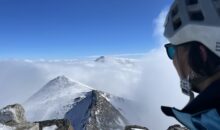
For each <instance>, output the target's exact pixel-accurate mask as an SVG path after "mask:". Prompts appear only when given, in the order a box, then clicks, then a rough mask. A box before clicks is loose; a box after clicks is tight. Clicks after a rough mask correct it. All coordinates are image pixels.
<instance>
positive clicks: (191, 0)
mask: <svg viewBox="0 0 220 130" xmlns="http://www.w3.org/2000/svg"><path fill="white" fill-rule="evenodd" d="M186 4H187V5H195V4H198V0H186Z"/></svg>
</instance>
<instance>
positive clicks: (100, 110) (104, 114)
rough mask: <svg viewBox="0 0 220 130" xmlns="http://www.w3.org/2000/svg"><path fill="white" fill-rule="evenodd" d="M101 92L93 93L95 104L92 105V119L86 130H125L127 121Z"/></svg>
mask: <svg viewBox="0 0 220 130" xmlns="http://www.w3.org/2000/svg"><path fill="white" fill-rule="evenodd" d="M101 93H102V92H100V91H93V95H94V97H93V98H94V99H93V100H94V102H93V104H92V105H91V107H92V108H91V112H90V118H89V120H88V122H87V123H86V126H85V129H86V130H97V129H106V128H109V129H117V130H118V129H119V130H123V129H124V127H125V125H127V124H128V121H127V119H125V117H124V116H123V115H122V114H121V113H120V112H119V111H118V110H117V109H116V108H115V107H114V106H112V104H111V103H109V102H108V101H107V100H106V98H104V97H103V96H102V95H101Z"/></svg>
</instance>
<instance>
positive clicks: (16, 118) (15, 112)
mask: <svg viewBox="0 0 220 130" xmlns="http://www.w3.org/2000/svg"><path fill="white" fill-rule="evenodd" d="M0 123H1V124H3V125H6V126H11V127H14V128H15V129H16V130H39V126H38V124H35V123H29V122H27V121H26V118H25V110H24V108H23V107H22V106H21V105H20V104H14V105H8V106H6V107H4V108H2V109H1V110H0Z"/></svg>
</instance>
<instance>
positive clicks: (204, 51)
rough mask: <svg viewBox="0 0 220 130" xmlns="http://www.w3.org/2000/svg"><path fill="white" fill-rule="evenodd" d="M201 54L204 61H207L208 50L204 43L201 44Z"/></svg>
mask: <svg viewBox="0 0 220 130" xmlns="http://www.w3.org/2000/svg"><path fill="white" fill-rule="evenodd" d="M199 51H200V56H201V58H202V61H203V63H205V62H206V61H207V57H208V56H207V51H206V48H205V47H204V46H203V45H199Z"/></svg>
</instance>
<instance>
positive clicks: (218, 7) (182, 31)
mask: <svg viewBox="0 0 220 130" xmlns="http://www.w3.org/2000/svg"><path fill="white" fill-rule="evenodd" d="M164 36H165V37H167V39H168V40H169V41H170V42H171V43H172V44H174V45H180V44H183V43H187V42H191V41H197V42H200V43H202V44H203V45H205V46H206V47H207V48H209V49H210V50H211V51H212V52H213V53H215V54H216V55H217V56H219V57H220V0H175V1H174V3H173V5H172V6H171V8H170V11H169V13H168V15H167V19H166V23H165V32H164Z"/></svg>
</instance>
